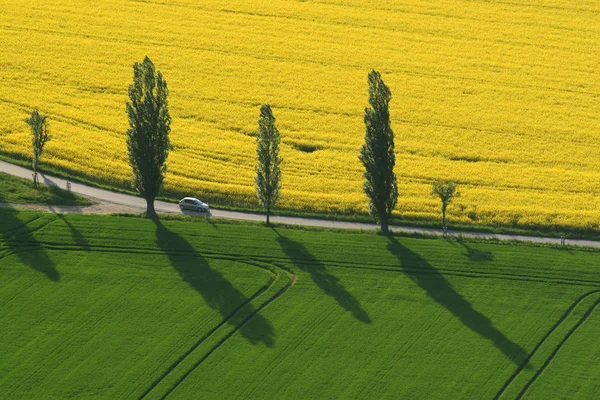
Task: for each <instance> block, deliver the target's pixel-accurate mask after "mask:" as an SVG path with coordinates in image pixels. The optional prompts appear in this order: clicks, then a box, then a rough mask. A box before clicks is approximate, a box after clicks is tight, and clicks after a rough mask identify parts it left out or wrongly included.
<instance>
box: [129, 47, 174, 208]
mask: <svg viewBox="0 0 600 400" xmlns="http://www.w3.org/2000/svg"><path fill="white" fill-rule="evenodd" d="M168 94H169V90H168V88H167V82H166V81H165V80H164V79H163V76H162V74H161V73H160V72H158V71H156V69H155V68H154V64H153V63H152V61H151V60H150V58H148V57H146V58H144V61H143V62H142V63H137V62H136V63H135V64H134V65H133V83H132V84H131V85H130V86H129V101H128V102H127V104H126V111H127V117H128V118H129V130H128V131H127V151H128V153H129V165H131V169H132V170H133V187H134V188H135V189H136V190H137V191H138V192H139V193H140V195H141V196H142V197H143V198H144V199H145V200H146V218H156V217H157V215H156V211H155V209H154V200H155V199H156V196H157V195H158V193H159V191H160V188H161V186H162V183H163V180H164V177H165V172H166V170H167V166H166V163H165V162H166V160H167V157H168V155H169V149H170V142H169V133H170V131H171V116H170V115H169V108H168V102H167V96H168Z"/></svg>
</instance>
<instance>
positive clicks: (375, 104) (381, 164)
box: [359, 71, 398, 233]
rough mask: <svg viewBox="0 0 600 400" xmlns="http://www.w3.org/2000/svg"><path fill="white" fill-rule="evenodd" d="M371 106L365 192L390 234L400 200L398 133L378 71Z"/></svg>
mask: <svg viewBox="0 0 600 400" xmlns="http://www.w3.org/2000/svg"><path fill="white" fill-rule="evenodd" d="M368 81H369V104H370V105H371V107H368V108H365V117H364V121H365V129H366V131H365V144H364V145H363V147H362V149H361V151H360V156H359V158H360V161H362V163H363V165H364V167H365V172H364V178H365V182H364V185H363V190H364V192H365V194H366V195H367V196H368V197H369V212H370V214H371V215H373V216H374V217H375V219H376V221H377V222H378V223H379V225H380V226H381V231H382V232H383V233H388V229H389V219H390V216H391V214H392V211H393V210H394V208H395V207H396V203H397V201H398V184H397V182H396V174H395V173H394V165H395V164H396V156H395V154H394V132H393V131H392V128H391V123H390V111H389V102H390V100H391V98H392V94H391V92H390V89H389V88H388V87H387V86H386V85H385V83H383V80H382V79H381V75H380V74H379V72H377V71H371V72H370V73H369V78H368Z"/></svg>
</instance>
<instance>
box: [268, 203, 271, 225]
mask: <svg viewBox="0 0 600 400" xmlns="http://www.w3.org/2000/svg"><path fill="white" fill-rule="evenodd" d="M270 213H271V210H270V208H269V207H267V225H269V224H270V223H271V222H270V220H269V214H270Z"/></svg>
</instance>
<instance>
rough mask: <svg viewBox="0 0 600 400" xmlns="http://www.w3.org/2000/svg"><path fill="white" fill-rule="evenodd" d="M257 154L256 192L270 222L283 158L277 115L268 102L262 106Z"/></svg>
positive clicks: (277, 192) (276, 198) (278, 188)
mask: <svg viewBox="0 0 600 400" xmlns="http://www.w3.org/2000/svg"><path fill="white" fill-rule="evenodd" d="M256 155H257V165H256V179H255V182H256V194H257V196H258V201H259V202H260V204H261V205H262V206H263V207H265V208H266V210H267V224H269V223H270V221H269V215H270V213H271V209H272V208H273V206H275V203H277V200H279V190H280V189H281V170H280V165H281V162H282V161H283V159H282V158H281V157H280V156H279V130H278V129H277V127H276V126H275V117H274V116H273V112H272V111H271V106H269V105H268V104H264V105H263V106H261V107H260V118H259V120H258V136H257V138H256Z"/></svg>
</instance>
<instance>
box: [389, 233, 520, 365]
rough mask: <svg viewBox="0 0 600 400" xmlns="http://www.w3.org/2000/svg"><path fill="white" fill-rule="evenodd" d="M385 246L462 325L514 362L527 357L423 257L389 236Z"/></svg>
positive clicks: (413, 278)
mask: <svg viewBox="0 0 600 400" xmlns="http://www.w3.org/2000/svg"><path fill="white" fill-rule="evenodd" d="M387 248H388V250H389V252H390V253H392V254H393V255H394V256H396V257H397V258H398V260H399V261H400V265H401V266H402V267H404V268H407V267H410V268H412V269H418V270H420V271H416V272H413V271H410V272H408V271H407V272H406V276H408V277H409V278H410V279H411V280H412V281H413V282H415V283H416V284H417V285H419V286H420V287H421V288H422V289H423V290H425V292H426V293H427V295H428V296H429V297H430V298H431V299H433V300H434V301H435V302H436V303H438V304H440V305H441V306H443V307H444V308H445V309H446V310H448V311H450V312H451V313H452V314H453V315H454V316H455V317H457V318H458V319H459V320H460V321H461V322H462V323H463V325H464V326H466V327H467V328H469V329H470V330H472V331H473V332H475V333H477V334H478V335H480V336H481V337H482V338H484V339H486V340H489V341H490V342H492V343H493V345H494V346H495V347H496V348H498V349H499V350H500V351H502V353H504V355H505V356H506V357H507V358H508V359H509V360H511V361H512V362H513V363H515V364H516V365H520V364H521V363H522V362H523V361H524V360H525V359H526V358H527V352H526V351H525V350H524V349H523V348H522V347H521V346H519V345H518V344H517V343H515V342H513V341H511V340H510V339H508V338H507V337H506V336H505V335H504V334H503V333H502V332H500V331H499V330H498V329H497V328H495V327H494V326H493V325H492V322H491V321H490V320H489V319H488V318H487V317H485V316H484V315H483V314H481V313H480V312H478V311H477V310H475V309H474V308H473V306H472V305H471V303H469V302H468V301H467V300H466V299H465V298H464V297H462V296H461V295H460V293H458V292H457V291H456V290H454V288H452V285H451V284H450V282H448V281H447V280H446V278H444V276H443V275H442V274H440V273H439V272H438V270H436V269H435V268H434V267H433V266H431V265H430V264H429V263H428V262H427V261H425V259H423V258H422V257H421V256H419V255H418V254H416V253H414V252H412V251H411V250H409V249H408V248H406V247H404V246H403V245H402V244H400V243H399V242H398V240H396V238H394V237H389V243H388V246H387Z"/></svg>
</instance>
